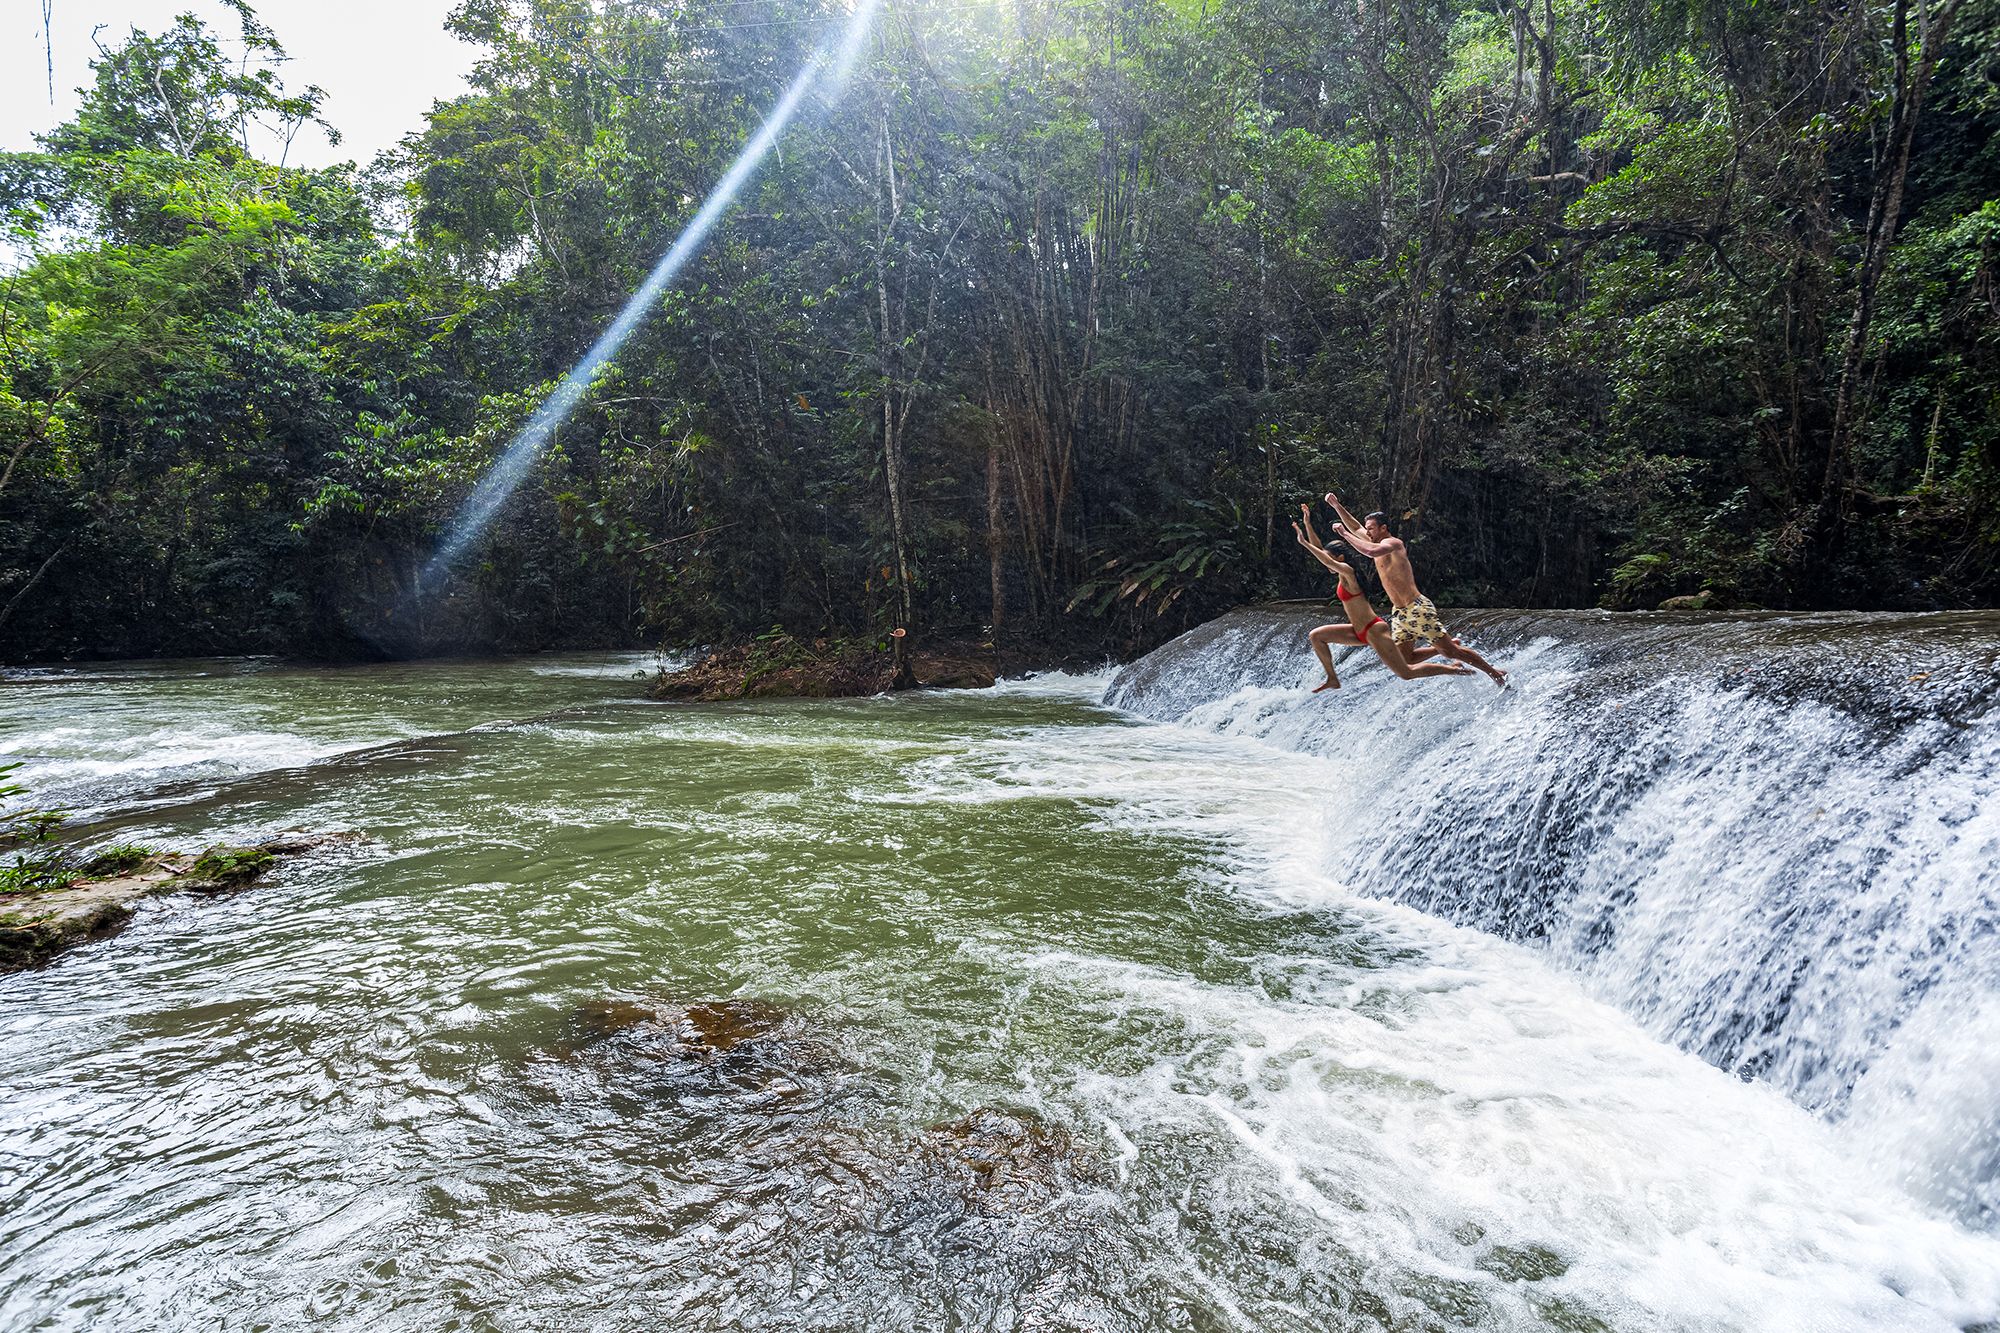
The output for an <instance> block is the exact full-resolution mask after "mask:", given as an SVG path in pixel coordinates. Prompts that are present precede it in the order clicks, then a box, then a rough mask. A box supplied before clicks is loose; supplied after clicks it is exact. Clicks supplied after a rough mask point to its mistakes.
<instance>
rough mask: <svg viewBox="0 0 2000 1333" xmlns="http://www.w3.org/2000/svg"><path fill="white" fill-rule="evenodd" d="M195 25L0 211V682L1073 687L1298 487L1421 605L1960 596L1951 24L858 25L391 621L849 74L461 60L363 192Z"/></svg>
mask: <svg viewBox="0 0 2000 1333" xmlns="http://www.w3.org/2000/svg"><path fill="white" fill-rule="evenodd" d="M238 12H239V15H240V18H241V28H242V32H241V44H242V46H243V48H244V50H245V51H246V52H247V53H248V58H247V59H236V58H233V57H225V56H224V54H223V52H222V49H221V47H220V45H219V44H218V43H217V41H216V40H215V39H214V38H213V36H212V35H211V34H209V33H208V32H206V31H205V30H204V29H203V28H202V27H201V26H200V25H199V24H198V23H196V22H195V21H194V20H192V19H183V20H180V21H179V22H177V23H176V24H175V25H174V26H173V27H171V28H170V29H169V30H168V31H166V32H165V33H163V34H159V35H148V34H144V33H136V32H135V33H133V34H132V35H131V37H130V38H129V39H128V40H127V41H126V42H124V43H123V44H121V45H119V46H117V47H115V48H112V49H110V50H108V51H107V53H106V55H105V57H104V59H103V60H102V61H101V62H100V63H99V65H98V66H97V69H96V74H95V82H94V84H93V86H92V87H91V88H89V89H87V90H86V93H85V98H84V103H83V106H82V108H81V109H80V111H79V113H78V115H77V117H76V118H75V119H74V120H73V121H72V122H70V123H69V124H66V125H64V126H61V127H59V128H58V129H57V130H56V131H54V132H52V133H51V134H50V135H48V136H46V137H45V138H44V139H43V141H42V145H41V151H40V152H37V153H30V154H17V155H13V156H11V157H7V158H5V159H0V204H4V206H5V207H6V208H7V209H8V211H9V215H10V217H11V219H12V227H13V233H12V234H13V237H14V239H15V247H16V252H17V255H18V259H17V262H16V263H15V265H14V267H13V268H12V270H11V271H10V272H9V273H8V274H7V276H6V279H5V288H4V296H0V321H4V323H0V450H4V461H3V462H0V469H4V470H3V471H0V652H5V653H8V654H11V655H17V656H18V655H29V656H32V655H47V654H56V653H76V652H85V653H89V652H161V651H219V650H243V649H259V650H267V651H309V652H353V651H385V652H404V651H420V650H424V649H427V648H444V647H469V646H489V647H511V648H520V647H533V646H541V645H549V644H556V643H606V642H619V641H634V640H636V639H639V638H642V637H645V636H650V635H655V634H661V633H665V634H670V635H674V636H677V637H680V638H684V639H685V638H709V639H713V638H717V637H723V636H727V635H731V634H737V633H743V632H745V631H750V630H756V629H761V628H764V627H768V626H769V625H771V624H772V623H783V624H785V625H787V626H790V627H791V628H793V629H795V630H800V631H808V632H815V633H829V634H855V633H869V632H880V631H882V630H884V629H886V628H887V627H888V626H889V625H890V624H892V623H912V624H914V625H916V626H918V627H920V628H922V629H931V630H943V629H961V628H962V629H976V628H982V627H986V626H996V627H998V628H999V629H1000V630H1001V631H1002V632H1005V633H1020V634H1024V635H1037V634H1047V633H1052V632H1058V631H1060V632H1062V633H1064V634H1066V635H1074V634H1075V633H1077V632H1078V630H1079V629H1087V630H1089V631H1091V632H1092V633H1096V634H1101V635H1103V636H1105V637H1106V639H1107V641H1109V640H1121V641H1124V642H1126V643H1128V644H1129V643H1136V642H1140V641H1143V640H1145V639H1147V638H1150V637H1154V636H1157V635H1159V634H1162V633H1165V632H1168V631H1169V630H1171V629H1173V628H1176V627H1178V626H1180V625H1183V624H1185V623H1188V622H1189V621H1190V620H1192V619H1194V618H1197V617H1200V616H1203V615H1206V614H1209V613H1212V612H1213V611H1215V610H1216V609H1218V608H1220V607H1222V606H1225V605H1227V604H1229V603H1230V602H1232V601H1234V600H1238V599H1242V598H1246V597H1252V596H1260V595H1270V594H1274V593H1285V592H1304V591H1307V590H1309V589H1312V588H1313V587H1315V586H1316V580H1315V579H1314V578H1313V577H1312V575H1311V571H1310V569H1309V567H1307V566H1306V565H1305V564H1304V563H1303V562H1301V561H1299V560H1297V559H1295V558H1294V557H1295V555H1296V552H1294V551H1292V550H1291V549H1290V547H1289V534H1288V533H1287V532H1286V531H1285V528H1286V522H1287V518H1288V515H1289V513H1290V512H1291V506H1292V505H1293V504H1294V503H1296V502H1297V501H1298V500H1301V499H1305V498H1307V497H1309V496H1313V495H1316V494H1318V493H1319V492H1320V491H1323V490H1325V489H1327V488H1328V487H1329V486H1338V487H1339V488H1341V489H1343V490H1344V491H1346V492H1347V493H1348V494H1349V495H1350V496H1351V497H1352V498H1354V499H1356V500H1359V501H1364V502H1365V503H1366V504H1367V505H1368V506H1369V507H1381V508H1385V509H1389V510H1391V511H1392V512H1393V513H1395V514H1398V515H1400V516H1401V518H1402V522H1403V524H1404V531H1405V535H1406V536H1409V537H1410V538H1411V539H1412V540H1413V541H1414V542H1415V543H1416V546H1417V551H1418V555H1419V560H1420V562H1421V564H1422V566H1423V569H1424V573H1425V576H1426V581H1427V583H1428V584H1429V585H1430V587H1431V590H1432V591H1433V592H1434V593H1436V594H1438V595H1440V596H1442V597H1449V598H1451V599H1453V600H1457V601H1460V602H1467V601H1481V602H1519V603H1527V604H1557V605H1574V604H1592V603H1596V602H1599V601H1602V602H1605V603H1607V604H1610V605H1614V606H1651V605H1654V604H1657V603H1658V602H1660V601H1661V600H1662V599H1665V598H1669V597H1672V596H1676V595H1683V594H1690V593H1705V594H1706V595H1708V596H1709V597H1710V598H1712V599H1714V600H1716V601H1718V602H1720V603H1721V604H1724V605H1727V604H1764V605H1796V606H1815V605H1857V606H1948V605H1961V604H1968V603H1975V602H1981V601H1988V602H1990V601H1991V600H1992V599H1993V597H1994V594H1995V592H1996V590H2000V518H1996V515H2000V504H1996V503H1995V502H1996V500H2000V301H1996V299H1995V292H1996V290H2000V285H1996V272H1995V253H1996V237H2000V191H1996V188H1995V186H1996V183H2000V147H1996V140H1995V136H1994V133H1993V131H1994V127H1995V124H1996V122H2000V62H1996V59H1995V57H1994V55H1993V52H1994V51H1995V50H2000V5H1996V4H1995V0H1930V3H1928V4H1923V5H1917V4H1912V3H1911V2H1910V0H1836V2H1835V3H1831V4H1824V5H1818V6H1804V5H1780V6H1769V5H1749V4H1742V3H1738V2H1737V0H1699V2H1698V3H1689V4H1665V3H1660V2H1659V0H1643V2H1642V0H1612V2H1611V3H1601V4H1598V3H1593V4H1584V3H1579V2H1578V0H1542V2H1541V3H1540V4H1535V3H1533V2H1532V0H1527V2H1526V3H1515V0H1393V2H1392V3H1387V4H1384V5H1379V6H1377V5H1368V4H1363V5H1358V6H1338V5H1336V6H1325V5H1321V4H1311V3H1305V0H1216V2H1214V3H1210V4H1206V5H1193V4H1188V3H1180V2H1173V3H1154V2H1152V0H1087V2H1086V0H1015V3H1013V4H1010V5H1007V6H996V7H993V8H991V9H981V10H971V11H967V10H963V9H961V8H957V7H953V8H950V9H947V10H942V11H933V10H927V9H925V8H923V7H910V8H900V7H897V6H893V5H892V6H890V7H889V8H887V9H885V10H884V11H883V12H882V15H881V18H880V20H879V21H878V23H877V24H876V26H875V28H874V30H873V32H872V33H871V34H870V37H869V41H868V45H867V48H866V50H865V52H864V55H863V58H862V59H861V60H860V62H859V63H858V65H857V67H856V68H855V69H853V70H852V71H851V73H850V74H849V75H848V76H847V78H846V79H845V80H844V82H843V83H842V84H841V86H840V87H839V88H838V89H831V88H822V89H820V90H819V91H817V92H815V93H814V94H813V96H812V97H810V98H809V99H808V102H807V104H806V106H805V109H804V110H803V112H802V113H801V115H800V117H799V119H798V121H797V122H796V123H795V124H794V125H793V127H792V128H791V130H790V132H789V133H788V135H787V137H786V139H785V140H784V142H783V144H782V146H781V147H780V149H779V151H778V152H777V153H776V154H775V155H774V156H773V158H772V159H771V160H770V161H768V162H767V163H766V164H765V166H764V168H763V170H762V171H761V172H760V174H759V175H758V176H757V177H756V178H755V179H754V181H753V183H752V184H751V186H750V187H749V189H748V190H747V191H746V192H745V194H744V196H743V197H742V198H741V199H740V200H739V201H738V202H737V205H736V207H735V208H734V210H733V211H732V212H731V213H730V214H729V215H728V217H727V218H726V220H725V222H724V223H723V224H722V226H721V227H720V228H719V229H718V231H717V232H716V233H715V234H714V235H713V237H712V238H711V239H710V242H709V244H708V245H707V247H706V248H705V250H704V251H703V252H702V253H701V255H700V256H699V257H698V259H697V260H696V261H695V262H694V264H693V265H692V266H691V267H690V268H689V269H688V270H687V271H686V272H685V273H684V274H683V276H682V278H681V280H680V281H679V282H678V284H677V285H676V287H675V288H674V289H673V290H672V291H671V292H670V293H669V294H668V295H667V296H666V297H665V298H664V299H663V300H662V301H661V302H660V303H659V305H658V306H657V308H655V309H654V310H652V311H651V312H650V313H649V317H648V320H647V322H646V324H645V325H644V326H643V327H642V329H641V331H640V332H639V334H638V335H637V336H636V337H635V338H634V339H633V341H632V342H631V343H630V344H628V345H627V347H626V348H625V350H624V351H623V353H622V354H621V356H620V357H619V359H618V361H617V363H616V364H615V365H614V366H612V367H611V368H610V369H609V370H607V371H606V372H605V373H604V374H603V375H601V376H600V377H599V379H598V380H597V382H596V383H595V384H594V385H593V387H592V388H591V390H590V392H589V393H588V394H586V396H585V398H584V400H583V401H582V403H581V404H580V405H579V407H578V409H577V411H576V412H575V413H574V414H573V415H572V416H571V418H570V419H569V420H568V421H567V422H566V423H565V424H564V425H563V426H562V427H561V428H560V429H559V430H558V431H557V433H556V435H555V437H554V440H553V442H552V443H551V445H550V447H549V448H548V450H547V451H546V452H545V454H544V455H543V456H542V457H541V458H540V459H539V460H538V462H537V464H536V466H535V467H534V469H533V471H532V473H531V475H530V477H529V478H528V480H527V482H526V484H524V485H523V486H522V487H521V489H520V491H519V493H518V494H516V496H515V497H514V498H513V499H512V500H511V501H510V503H509V504H508V506H507V507H506V509H505V510H504V512H503V513H502V515H501V518H500V521H499V522H498V523H497V524H496V525H495V526H494V528H493V530H492V531H491V532H490V533H489V534H488V535H487V537H486V538H485V539H484V540H483V541H482V542H481V543H480V544H479V545H478V547H477V548H476V549H475V550H474V551H473V552H472V553H470V554H469V556H468V557H467V559H466V560H465V561H464V562H462V563H461V564H460V565H459V566H458V567H456V568H455V569H454V570H453V571H451V573H450V576H449V577H448V578H446V579H444V580H442V581H441V582H437V583H436V584H435V585H433V586H426V585H425V584H424V582H423V570H424V568H425V566H426V563H427V561H428V560H429V559H430V556H431V554H432V552H433V551H434V550H435V549H436V547H437V544H438V542H439V539H440V536H441V534H442V532H443V530H444V528H445V527H446V525H447V524H448V523H449V522H450V521H451V517H452V515H453V514H454V512H455V511H456V509H457V506H458V505H459V503H460V502H461V501H462V500H463V499H464V497H465V496H466V494H467V493H468V491H469V489H470V487H471V486H472V484H473V482H474V481H475V480H476V478H477V477H478V476H479V475H480V474H481V473H482V472H483V470H484V469H485V468H486V467H488V466H489V465H490V464H491V462H492V461H493V459H494V458H495V457H496V456H497V454H498V452H499V451H500V450H501V449H502V448H503V447H504V446H505V444H506V443H507V441H508V440H509V439H510V438H512V436H513V435H514V433H515V432H516V431H517V430H518V429H519V428H520V427H521V425H522V424H523V423H524V422H525V421H526V420H527V419H528V417H529V416H530V415H531V414H532V413H533V411H534V409H535V408H536V406H537V405H538V404H539V403H540V402H541V401H542V400H543V399H544V398H545V397H546V396H547V395H548V394H549V393H550V392H551V391H552V390H553V388H554V386H555V384H556V383H557V382H558V381H559V380H560V379H561V377H562V376H563V375H564V374H565V372H566V371H567V370H568V369H569V367H570V366H572V365H573V364H574V363H575V362H576V360H577V358H578V357H579V356H580V355H581V354H582V353H583V352H584V350H585V349H586V348H587V347H589V345H590V344H591V342H592V341H593V340H594V339H595V337H596V336H597V335H598V333H599V332H600V331H601V330H602V329H603V328H604V327H605V326H606V325H607V324H608V323H609V321H610V320H611V319H612V318H613V317H614V316H615V315H616V313H617V312H618V310H619V309H620V308H621V307H622V305H623V304H624V302H625V301H626V299H627V297H628V295H629V293H630V292H632V291H633V290H634V289H635V288H636V287H637V286H638V285H639V284H640V282H641V281H642V280H643V279H644V277H645V275H646V273H647V272H648V270H649V269H650V268H651V266H652V264H653V263H654V262H655V260H656V259H657V258H658V256H659V255H660V254H661V253H662V252H664V251H665V250H666V248H667V247H668V246H669V245H670V244H671V242H672V240H673V239H674V237H675V236H676V235H677V234H678V233H679V232H680V230H681V228H682V227H683V226H684V224H685V223H686V221H687V219H688V218H689V217H690V216H691V215H692V213H693V212H694V210H695V209H696V207H697V206H698V205H699V203H700V202H701V200H702V198H703V197H704V196H705V194H706V192H707V191H708V189H709V188H710V187H711V186H712V184H713V183H714V182H715V181H716V179H717V178H718V177H719V176H720V175H721V174H722V172H723V170H724V169H725V168H726V166H727V164H728V163H729V161H730V160H731V159H732V157H733V156H734V154H735V153H736V151H737V150H738V148H739V147H740V146H741V145H742V143H743V142H744V141H745V140H746V139H747V138H748V137H749V136H750V135H751V134H752V132H753V131H754V130H755V128H756V126H757V125H758V124H759V123H760V122H761V120H762V118H763V117H764V116H765V115H766V114H767V113H768V112H769V110H770V108H771V107H772V105H773V104H774V102H775V101H776V99H777V97H778V95H779V93H780V91H781V90H782V89H783V88H784V87H785V86H786V85H787V84H788V83H789V82H790V81H791V79H792V78H793V76H794V75H795V73H796V72H797V71H798V70H799V69H800V68H801V67H802V66H803V65H804V64H805V62H807V61H808V60H809V59H811V58H812V53H813V52H814V50H815V49H817V48H818V47H819V46H820V44H821V43H823V42H824V41H826V40H828V38H829V37H830V36H831V35H832V34H833V33H834V32H836V31H837V30H838V28H839V26H840V25H841V24H842V23H843V22H844V21H845V16H846V11H845V10H844V9H841V8H839V7H835V6H829V5H825V4H823V3H820V0H754V2H753V3H748V4H746V3H741V2H740V0H728V2H726V3H703V2H700V0H697V2H696V3H675V4H671V5H670V4H665V3H654V2H653V0H610V2H609V3H601V2H600V3H587V2H586V0H465V2H464V3H462V4H461V5H460V7H459V9H458V10H457V12H456V13H455V15H454V16H453V19H452V21H451V22H452V26H453V27H454V29H455V30H456V31H457V33H458V34H459V35H460V36H461V37H462V38H464V39H465V40H467V41H469V42H472V43H474V44H475V45H476V46H477V47H478V48H479V51H480V59H479V61H478V63H477V66H476V69H475V72H474V75H473V77H472V80H471V88H470V90H469V91H468V92H467V93H466V94H464V95H463V96H461V97H458V98H456V99H453V100H452V101H450V102H446V103H441V104H439V105H438V106H436V107H435V108H434V109H433V111H432V112H431V114H430V115H429V116H428V118H427V119H426V122H425V123H424V124H423V125H422V126H418V127H413V132H412V134H411V135H410V136H409V137H408V138H407V139H405V141H404V142H403V144H402V145H401V146H400V147H399V148H398V149H397V150H395V151H394V152H392V153H390V154H387V155H385V156H384V158H383V159H382V160H381V161H379V162H377V163H375V164H373V165H372V166H371V167H370V168H369V169H367V170H366V171H361V170H357V169H354V168H343V169H338V170H329V171H303V170H299V169H297V168H290V167H286V166H284V165H282V163H271V162H267V161H261V160H259V159H258V158H257V157H256V156H255V155H253V154H252V153H251V151H250V150H249V147H248V145H249V144H250V143H252V142H253V141H259V140H258V139H257V136H256V135H255V134H253V130H254V129H255V128H256V127H258V126H262V127H264V129H265V130H266V131H272V132H275V134H276V137H277V140H278V141H280V142H283V141H284V140H285V139H286V138H287V136H288V135H289V134H291V133H294V132H296V130H297V129H298V128H299V127H300V126H301V125H303V124H304V123H305V122H307V121H308V120H311V119H312V118H314V117H315V116H316V115H317V112H318V106H319V97H320V95H319V93H318V91H317V90H311V89H309V90H307V91H306V92H305V93H303V94H297V95H293V94H288V93H287V92H286V91H285V90H284V89H283V88H282V86H281V85H280V84H279V82H278V81H277V79H276V78H275V76H274V75H273V74H272V73H271V72H270V69H271V68H275V66H276V64H277V62H278V60H279V58H280V57H281V56H282V51H281V50H280V49H279V47H278V45H277V41H276V38H275V37H274V36H273V34H271V33H270V32H269V31H268V30H266V29H265V28H264V27H263V26H262V25H261V24H260V23H258V21H257V20H256V18H255V16H254V15H253V14H252V13H251V12H250V10H249V9H248V7H247V6H246V5H239V6H238Z"/></svg>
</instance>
